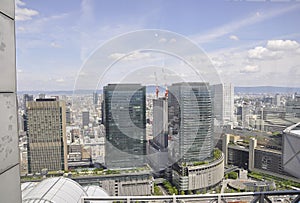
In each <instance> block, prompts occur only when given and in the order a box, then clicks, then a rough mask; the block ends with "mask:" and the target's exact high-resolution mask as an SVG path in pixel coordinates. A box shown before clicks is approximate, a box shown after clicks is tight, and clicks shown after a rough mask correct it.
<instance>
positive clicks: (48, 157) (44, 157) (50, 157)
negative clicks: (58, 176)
mask: <svg viewBox="0 0 300 203" xmlns="http://www.w3.org/2000/svg"><path fill="white" fill-rule="evenodd" d="M26 111H27V136H28V172H29V173H35V172H41V170H42V169H48V171H57V170H68V160H67V140H66V107H65V102H64V101H56V99H55V98H49V99H46V98H45V99H37V100H36V101H31V102H28V103H27V109H26Z"/></svg>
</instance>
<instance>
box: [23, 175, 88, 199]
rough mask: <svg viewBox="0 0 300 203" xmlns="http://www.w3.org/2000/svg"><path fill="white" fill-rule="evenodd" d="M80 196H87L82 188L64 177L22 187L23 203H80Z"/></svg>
mask: <svg viewBox="0 0 300 203" xmlns="http://www.w3.org/2000/svg"><path fill="white" fill-rule="evenodd" d="M22 185H23V184H22ZM82 196H88V194H87V192H86V191H85V190H84V189H83V187H82V186H81V185H79V184H78V183H77V182H75V181H73V180H71V179H68V178H64V177H55V178H48V179H45V180H43V181H42V182H40V183H38V184H36V185H35V186H34V187H32V185H29V184H28V183H26V185H25V186H24V187H23V186H22V199H23V203H31V202H39V203H44V202H45V203H46V202H47V203H48V202H49V203H60V202H64V203H76V202H78V203H80V201H81V197H82Z"/></svg>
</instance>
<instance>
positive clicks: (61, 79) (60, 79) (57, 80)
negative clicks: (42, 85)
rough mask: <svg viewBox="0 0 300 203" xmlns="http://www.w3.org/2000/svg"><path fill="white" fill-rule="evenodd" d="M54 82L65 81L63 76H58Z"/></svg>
mask: <svg viewBox="0 0 300 203" xmlns="http://www.w3.org/2000/svg"><path fill="white" fill-rule="evenodd" d="M55 81H56V82H65V80H64V79H63V78H58V79H56V80H55Z"/></svg>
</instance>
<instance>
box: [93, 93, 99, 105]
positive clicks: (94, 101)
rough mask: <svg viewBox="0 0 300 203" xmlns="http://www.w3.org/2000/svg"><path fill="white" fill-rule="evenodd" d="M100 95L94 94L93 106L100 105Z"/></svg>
mask: <svg viewBox="0 0 300 203" xmlns="http://www.w3.org/2000/svg"><path fill="white" fill-rule="evenodd" d="M98 99H99V95H98V93H97V92H93V104H94V105H98Z"/></svg>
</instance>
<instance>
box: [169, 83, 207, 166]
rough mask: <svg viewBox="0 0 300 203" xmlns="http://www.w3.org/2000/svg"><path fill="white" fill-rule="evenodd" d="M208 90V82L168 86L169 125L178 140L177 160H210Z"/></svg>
mask: <svg viewBox="0 0 300 203" xmlns="http://www.w3.org/2000/svg"><path fill="white" fill-rule="evenodd" d="M208 88H209V86H208V83H176V84H173V85H172V86H170V87H169V99H168V105H169V109H170V111H169V123H170V124H171V125H172V126H173V133H176V132H178V138H179V147H178V149H175V156H176V157H174V158H175V159H176V160H180V161H181V162H195V161H203V160H205V159H209V158H211V157H212V152H213V135H212V132H213V121H212V103H211V95H210V91H209V89H208Z"/></svg>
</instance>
